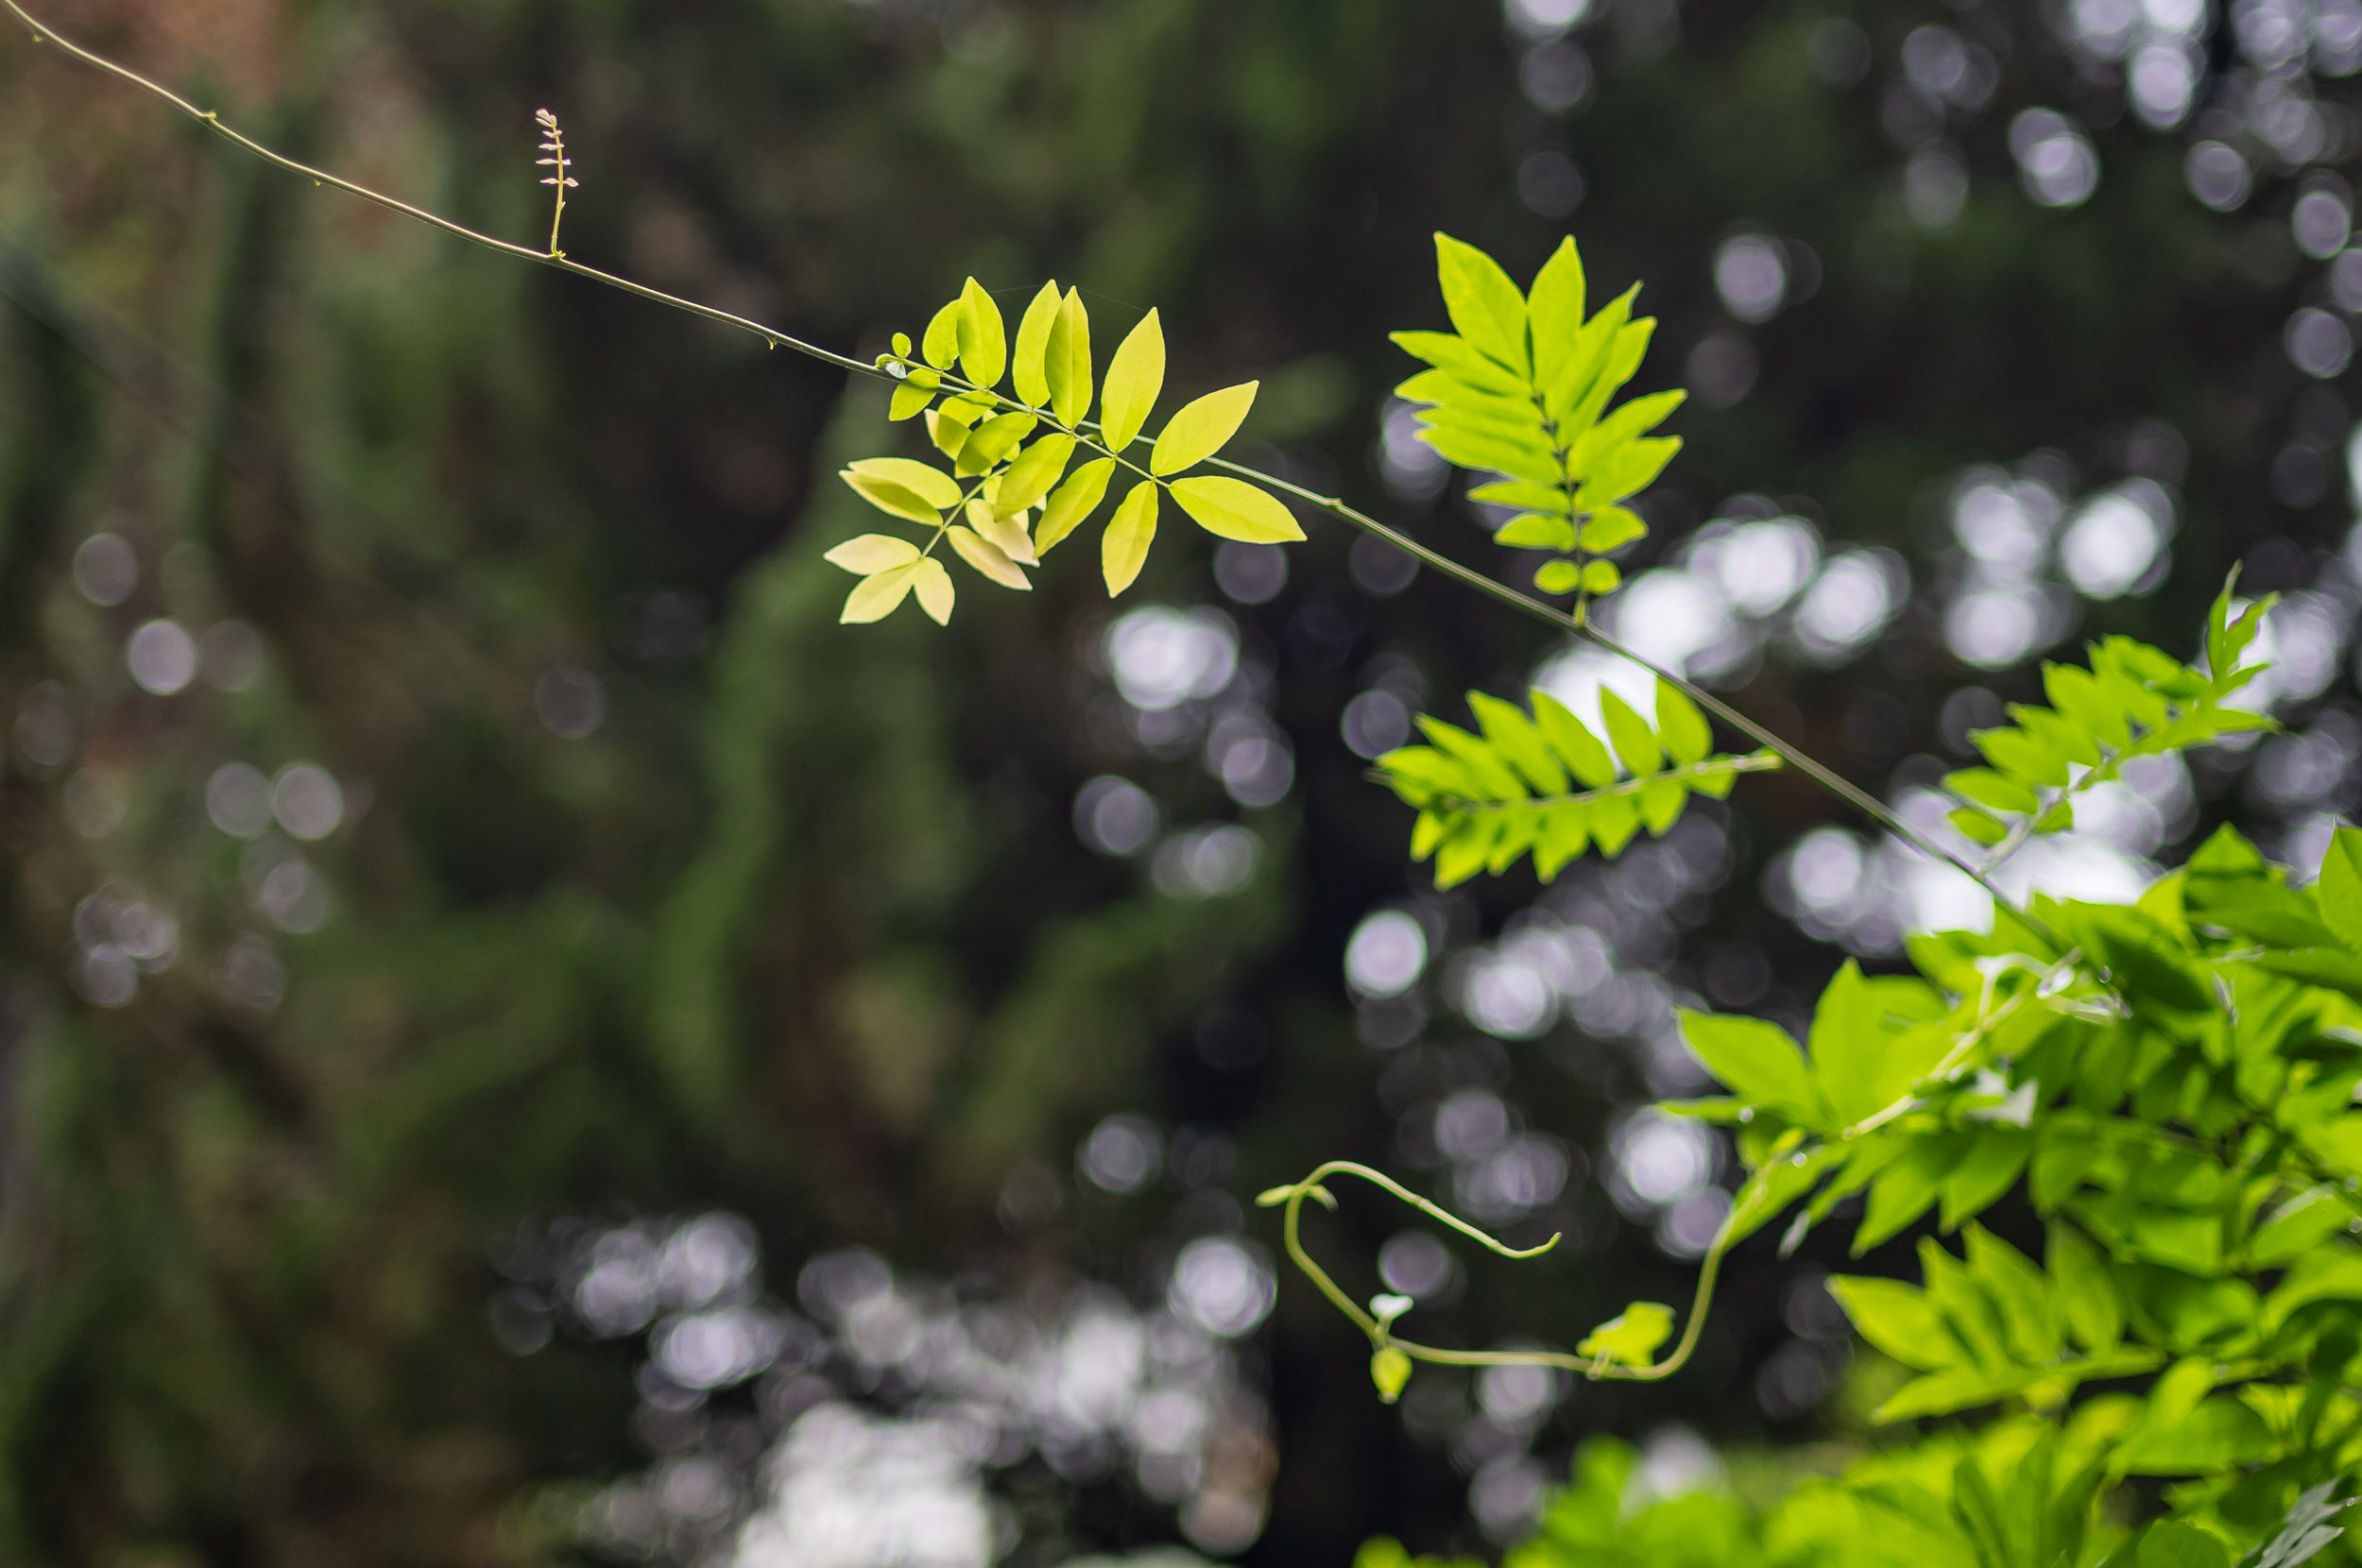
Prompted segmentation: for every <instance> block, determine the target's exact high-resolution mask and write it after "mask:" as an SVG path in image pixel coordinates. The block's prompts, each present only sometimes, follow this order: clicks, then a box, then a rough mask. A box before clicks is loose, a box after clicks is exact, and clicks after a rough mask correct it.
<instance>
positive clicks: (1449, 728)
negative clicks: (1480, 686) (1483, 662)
mask: <svg viewBox="0 0 2362 1568" xmlns="http://www.w3.org/2000/svg"><path fill="white" fill-rule="evenodd" d="M1468 706H1469V707H1470V709H1471V710H1472V711H1474V713H1475V714H1476V718H1477V723H1478V725H1479V726H1480V728H1481V733H1480V734H1471V733H1470V732H1469V731H1467V730H1464V729H1461V728H1459V727H1457V726H1456V725H1453V724H1446V723H1444V722H1443V721H1442V720H1439V719H1434V718H1431V717H1429V716H1426V715H1422V716H1421V717H1420V719H1419V725H1420V727H1421V728H1422V729H1423V730H1425V731H1426V733H1427V737H1428V739H1429V741H1431V742H1432V743H1431V744H1429V745H1424V746H1404V747H1400V748H1398V749H1396V750H1395V751H1391V752H1388V753H1387V754H1386V755H1385V756H1383V757H1381V758H1378V775H1379V777H1380V778H1381V779H1382V780H1383V781H1384V782H1385V783H1386V785H1387V786H1388V787H1389V788H1391V789H1392V790H1393V791H1394V792H1395V794H1396V795H1398V796H1400V797H1401V798H1402V800H1403V802H1404V804H1406V805H1408V806H1411V807H1413V808H1415V809H1416V810H1417V811H1418V813H1419V819H1418V823H1417V826H1416V827H1413V828H1412V838H1411V853H1412V858H1413V859H1414V860H1425V859H1426V858H1427V857H1428V856H1429V855H1432V856H1434V857H1435V882H1436V885H1437V886H1438V887H1450V886H1452V885H1453V884H1454V883H1457V882H1463V881H1465V880H1467V879H1468V878H1470V877H1473V876H1475V875H1476V874H1477V873H1478V872H1480V871H1489V872H1491V873H1492V874H1494V875H1495V876H1498V875H1500V874H1501V873H1502V872H1504V871H1507V870H1508V869H1509V868H1510V866H1512V865H1513V864H1515V862H1516V861H1517V860H1518V859H1519V858H1520V857H1522V856H1524V855H1526V854H1528V853H1529V852H1531V853H1532V856H1533V865H1534V870H1535V871H1536V872H1537V873H1539V874H1540V875H1541V877H1542V878H1543V879H1545V880H1548V879H1549V878H1553V877H1555V876H1557V875H1558V873H1559V871H1560V870H1561V868H1563V867H1564V866H1565V865H1566V863H1567V862H1568V861H1572V860H1574V859H1575V858H1576V857H1577V856H1579V855H1581V854H1582V853H1583V850H1584V849H1585V848H1586V847H1592V846H1596V847H1597V848H1598V849H1599V851H1600V853H1601V854H1602V855H1606V856H1609V857H1611V858H1612V857H1614V856H1616V855H1619V854H1621V853H1622V852H1623V849H1624V846H1625V845H1626V844H1630V843H1631V842H1632V840H1633V837H1634V835H1635V834H1636V833H1638V832H1639V831H1640V829H1641V828H1642V827H1646V828H1648V830H1649V831H1650V833H1651V834H1652V835H1662V834H1663V833H1664V832H1665V831H1666V830H1667V829H1668V828H1669V827H1672V826H1673V824H1674V822H1675V821H1676V820H1678V819H1679V818H1680V816H1681V813H1682V808H1683V807H1684V806H1685V805H1686V804H1687V802H1688V799H1689V797H1690V795H1692V794H1703V795H1708V796H1711V797H1713V798H1715V799H1720V798H1721V797H1722V796H1724V795H1727V794H1728V793H1730V790H1731V786H1732V784H1734V783H1735V782H1737V778H1738V775H1740V774H1743V773H1760V772H1765V771H1768V770H1770V769H1773V768H1776V767H1778V766H1779V765H1780V761H1779V758H1777V757H1776V756H1775V755H1773V754H1772V753H1771V752H1757V753H1754V754H1753V755H1751V756H1745V757H1736V756H1712V755H1709V749H1710V747H1711V744H1712V738H1711V735H1710V733H1709V731H1708V730H1707V727H1706V721H1705V717H1704V715H1703V714H1701V713H1700V712H1699V711H1698V709H1697V707H1695V705H1693V704H1692V703H1691V702H1690V700H1689V699H1688V698H1687V697H1686V696H1684V695H1683V694H1682V692H1681V691H1680V690H1679V689H1678V688H1676V687H1674V686H1672V685H1670V684H1669V683H1666V682H1660V683H1659V684H1658V686H1657V693H1656V714H1657V722H1656V725H1655V727H1653V728H1652V727H1651V725H1650V724H1649V722H1648V721H1647V720H1645V719H1643V718H1641V717H1640V715H1639V714H1638V713H1636V712H1635V711H1634V710H1633V709H1632V708H1631V707H1629V706H1628V705H1627V704H1625V703H1624V702H1623V701H1622V699H1620V698H1618V697H1617V695H1616V694H1615V693H1614V692H1612V691H1602V692H1601V693H1600V708H1601V712H1602V716H1603V718H1604V719H1605V721H1606V726H1607V731H1608V741H1607V743H1605V744H1603V743H1602V742H1601V741H1600V738H1599V737H1598V736H1596V735H1594V734H1592V733H1591V730H1590V728H1589V727H1588V726H1587V725H1585V724H1583V721H1582V720H1580V719H1578V718H1576V717H1575V715H1574V714H1573V713H1571V712H1569V711H1568V710H1567V708H1566V706H1565V705H1564V704H1562V703H1560V702H1559V701H1558V700H1557V699H1556V698H1554V697H1552V696H1551V695H1550V694H1549V692H1547V691H1535V692H1533V693H1532V706H1533V711H1532V716H1530V717H1529V716H1528V714H1527V713H1526V712H1524V711H1523V710H1522V709H1520V708H1518V707H1516V706H1515V704H1512V703H1506V702H1502V701H1501V700H1500V699H1498V698H1497V697H1490V696H1487V695H1485V694H1484V693H1483V692H1481V691H1474V692H1470V693H1469V695H1468ZM1610 745H1612V746H1613V747H1614V750H1613V752H1611V751H1610V749H1609V746H1610ZM1618 758H1621V759H1622V765H1621V766H1620V767H1619V766H1618V765H1617V759H1618Z"/></svg>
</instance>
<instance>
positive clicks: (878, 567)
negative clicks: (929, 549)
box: [820, 534, 918, 577]
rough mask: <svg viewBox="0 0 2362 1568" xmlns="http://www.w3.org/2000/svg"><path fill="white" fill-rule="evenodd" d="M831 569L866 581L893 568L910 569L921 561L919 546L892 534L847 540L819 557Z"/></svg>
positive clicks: (870, 535)
mask: <svg viewBox="0 0 2362 1568" xmlns="http://www.w3.org/2000/svg"><path fill="white" fill-rule="evenodd" d="M820 558H821V559H822V560H824V561H826V562H828V563H829V564H830V566H841V567H843V568H844V569H845V570H846V571H850V572H854V573H857V574H858V575H860V576H864V577H867V576H870V575H873V574H874V573H877V572H881V571H886V570H888V569H889V568H892V567H898V566H908V565H909V564H910V563H911V562H913V561H915V560H916V559H918V546H916V545H915V544H913V543H911V541H910V540H908V539H902V538H897V537H894V536H893V535H891V534H864V535H862V536H861V537H858V538H850V539H847V540H846V541H845V542H844V543H843V544H840V545H838V546H837V547H836V548H835V549H834V550H831V551H830V552H829V553H828V554H825V555H823V556H821V557H820Z"/></svg>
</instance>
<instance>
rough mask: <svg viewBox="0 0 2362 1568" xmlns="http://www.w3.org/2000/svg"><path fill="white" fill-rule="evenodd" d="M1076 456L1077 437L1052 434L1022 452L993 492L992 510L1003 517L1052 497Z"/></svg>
mask: <svg viewBox="0 0 2362 1568" xmlns="http://www.w3.org/2000/svg"><path fill="white" fill-rule="evenodd" d="M1073 455H1074V437H1073V436H1071V435H1064V434H1061V433H1059V432H1055V431H1053V432H1052V433H1051V434H1050V435H1045V436H1043V437H1042V438H1041V439H1040V440H1038V441H1036V442H1035V443H1034V444H1033V445H1032V446H1030V447H1027V448H1026V449H1025V450H1024V451H1023V452H1019V453H1018V456H1017V459H1016V461H1014V462H1012V463H1011V464H1010V465H1009V467H1008V471H1007V472H1005V473H1003V474H1002V475H1001V484H1000V487H999V488H998V489H997V490H995V491H994V492H993V500H992V509H993V510H994V511H995V512H996V513H998V514H1000V515H1001V516H1002V517H1007V516H1009V515H1011V514H1012V513H1016V512H1021V511H1023V510H1025V508H1026V507H1028V506H1031V505H1033V504H1035V503H1036V502H1038V501H1040V500H1041V498H1042V497H1044V496H1046V495H1048V494H1049V493H1050V487H1051V486H1053V485H1055V484H1057V482H1058V476H1059V475H1060V474H1063V473H1064V472H1066V466H1067V463H1068V460H1069V459H1070V458H1071V457H1072V456H1073Z"/></svg>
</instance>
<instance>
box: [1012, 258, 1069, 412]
mask: <svg viewBox="0 0 2362 1568" xmlns="http://www.w3.org/2000/svg"><path fill="white" fill-rule="evenodd" d="M1064 303H1065V300H1064V299H1063V298H1062V297H1061V296H1060V295H1059V293H1058V281H1057V280H1056V279H1055V278H1053V279H1052V280H1050V281H1048V282H1046V283H1044V284H1042V286H1041V291H1040V292H1039V293H1037V294H1036V295H1035V296H1034V302H1033V303H1032V304H1030V305H1028V306H1026V307H1025V315H1024V317H1023V319H1021V320H1019V321H1018V324H1017V357H1016V359H1015V360H1014V361H1013V362H1012V363H1011V365H1010V366H1009V382H1010V384H1011V385H1013V386H1015V387H1016V388H1017V396H1018V401H1020V402H1025V403H1030V404H1032V405H1033V406H1034V407H1036V408H1039V407H1041V406H1042V405H1043V404H1045V403H1047V402H1049V401H1050V330H1051V329H1052V328H1053V326H1055V325H1056V324H1057V320H1058V309H1059V307H1060V306H1061V305H1063V304H1064Z"/></svg>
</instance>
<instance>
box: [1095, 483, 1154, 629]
mask: <svg viewBox="0 0 2362 1568" xmlns="http://www.w3.org/2000/svg"><path fill="white" fill-rule="evenodd" d="M1103 461H1104V459H1103ZM1155 537H1156V482H1155V480H1153V479H1143V480H1141V481H1140V482H1139V483H1138V485H1135V486H1132V491H1131V493H1130V494H1129V495H1127V496H1125V497H1124V498H1123V500H1122V501H1121V503H1118V504H1117V506H1116V515H1115V516H1114V517H1112V518H1110V519H1108V520H1107V533H1106V537H1104V539H1102V540H1101V542H1100V555H1099V558H1100V570H1101V571H1102V572H1103V573H1104V575H1105V577H1106V579H1107V597H1108V598H1110V599H1112V598H1114V597H1115V596H1116V595H1117V594H1119V593H1121V592H1122V591H1123V590H1124V589H1125V588H1130V587H1131V586H1132V580H1133V579H1134V578H1136V577H1138V575H1139V574H1140V567H1141V565H1142V563H1144V562H1145V561H1146V560H1147V559H1148V547H1149V545H1150V544H1152V543H1153V542H1155Z"/></svg>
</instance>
